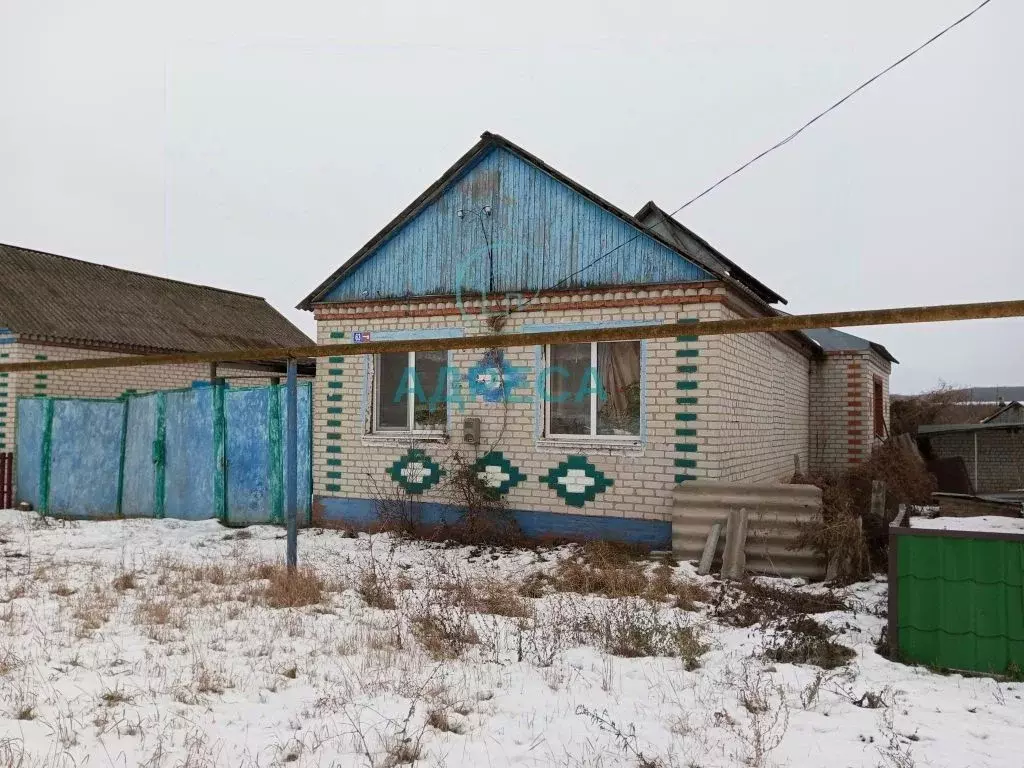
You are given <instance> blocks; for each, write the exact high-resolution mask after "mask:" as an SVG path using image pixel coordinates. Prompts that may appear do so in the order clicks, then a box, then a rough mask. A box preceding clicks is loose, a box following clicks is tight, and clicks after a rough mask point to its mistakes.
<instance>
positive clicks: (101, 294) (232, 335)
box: [0, 244, 312, 352]
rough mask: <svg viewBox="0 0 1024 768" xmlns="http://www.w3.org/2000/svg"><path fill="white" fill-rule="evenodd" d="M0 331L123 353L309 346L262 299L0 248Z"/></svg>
mask: <svg viewBox="0 0 1024 768" xmlns="http://www.w3.org/2000/svg"><path fill="white" fill-rule="evenodd" d="M0 328H7V329H9V330H10V331H12V332H13V333H15V334H17V335H18V336H20V337H23V338H30V339H40V340H49V341H59V342H64V343H72V344H80V345H83V346H97V347H106V348H113V349H123V350H124V351H129V352H130V351H139V352H144V351H183V352H218V351H221V350H223V351H233V350H243V349H253V348H257V347H277V346H281V347H292V346H305V345H309V344H311V343H312V340H311V339H309V338H308V337H307V336H306V335H305V334H304V333H303V332H302V331H300V330H299V329H298V328H296V327H295V326H294V325H292V324H291V323H290V322H288V320H286V319H285V318H284V316H283V315H281V313H279V312H278V311H277V310H276V309H274V308H273V307H271V306H270V305H269V304H268V303H267V302H266V301H265V300H264V299H262V298H260V297H258V296H250V295H247V294H244V293H235V292H233V291H225V290H222V289H219V288H210V287H207V286H202V285H195V284H193V283H184V282H180V281H178V280H169V279H167V278H163V277H156V276H154V275H146V274H142V273H139V272H130V271H127V270H123V269H117V268H115V267H108V266H104V265H102V264H94V263H92V262H88V261H79V260H78V259H71V258H68V257H66V256H57V255H55V254H51V253H44V252H42V251H35V250H30V249H28V248H20V247H17V246H13V245H3V244H0Z"/></svg>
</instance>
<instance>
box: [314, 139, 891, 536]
mask: <svg viewBox="0 0 1024 768" xmlns="http://www.w3.org/2000/svg"><path fill="white" fill-rule="evenodd" d="M780 301H783V300H782V298H781V297H780V296H778V295H777V294H775V293H774V292H773V291H771V290H770V289H769V288H767V287H766V286H764V285H763V284H762V283H760V282H759V281H757V280H756V279H754V278H753V277H751V276H750V275H748V274H747V273H746V272H744V271H743V270H742V269H740V268H739V267H738V266H736V265H735V264H733V263H732V262H731V261H729V260H728V259H727V258H726V257H724V256H723V255H722V254H720V253H719V252H717V251H716V250H715V249H714V248H712V247H711V246H710V245H709V244H707V243H706V242H704V241H703V240H701V239H700V238H699V237H697V236H696V235H694V234H693V233H692V232H690V231H689V230H687V229H686V228H685V227H683V226H682V225H681V224H679V223H678V222H676V221H675V220H673V219H671V218H670V217H668V216H667V215H666V214H664V212H662V211H661V210H660V209H658V208H657V207H656V206H654V205H653V203H652V204H648V205H647V206H645V207H644V209H643V210H642V211H640V213H639V214H637V216H636V217H634V216H631V215H629V214H627V213H625V212H624V211H622V210H620V209H619V208H616V207H615V206H613V205H612V204H610V203H608V202H606V201H605V200H603V199H602V198H600V197H598V196H597V195H595V194H594V193H592V192H590V191H589V190H587V189H586V188H584V187H582V186H581V185H579V184H577V183H576V182H574V181H573V180H572V179H569V178H568V177H566V176H564V175H563V174H561V173H559V172H558V171H557V170H555V169H554V168H551V167H550V166H548V165H547V164H545V163H544V162H543V161H541V160H540V159H539V158H537V157H535V156H533V155H531V154H529V153H528V152H526V151H525V150H523V149H521V148H520V147H517V146H516V145H514V144H512V143H511V142H509V141H507V140H505V139H503V138H502V137H500V136H496V135H493V134H484V135H483V137H482V138H481V141H480V142H479V143H478V144H476V145H475V146H474V147H473V148H472V149H471V150H470V151H469V152H468V153H467V154H466V155H465V156H463V157H462V158H461V159H460V160H459V161H458V162H457V163H456V164H455V165H454V166H452V167H451V168H450V169H449V170H448V171H446V172H445V174H444V175H443V176H442V177H441V178H440V179H438V180H437V181H436V182H435V183H434V184H432V185H431V186H430V187H429V188H428V189H427V190H426V191H425V192H424V193H423V195H421V196H420V197H419V198H418V199H417V200H415V201H414V202H413V203H412V204H411V205H410V206H409V207H408V208H407V209H406V210H405V211H403V212H402V213H400V214H399V216H398V217H397V218H396V219H394V220H393V221H392V222H391V223H390V224H388V225H387V226H386V227H385V228H384V230H382V231H381V232H380V233H379V234H378V235H377V236H376V237H374V238H373V239H372V240H371V241H370V242H369V243H368V244H367V245H366V246H364V247H363V248H362V249H361V250H360V251H359V252H358V253H356V254H355V255H354V256H353V257H352V258H350V259H349V260H348V261H347V262H346V263H345V264H344V265H343V266H342V267H341V268H340V269H339V270H337V271H336V272H335V273H334V274H333V275H331V276H330V277H329V278H328V279H327V280H325V281H324V282H323V283H322V284H321V285H320V286H319V287H318V288H317V289H316V290H315V291H313V292H312V293H311V294H310V295H309V296H308V297H307V298H306V299H305V300H304V301H303V302H302V304H300V308H303V309H307V310H312V311H313V312H314V313H315V316H316V321H317V336H318V342H319V343H338V342H342V341H343V342H354V346H353V353H354V354H351V355H344V356H338V357H334V358H330V359H329V360H328V361H326V362H325V361H324V360H321V361H320V364H319V366H318V371H317V378H316V383H315V388H314V448H313V473H314V520H315V521H318V522H320V523H325V524H330V523H340V522H346V523H350V524H351V523H356V524H364V525H372V524H373V523H374V522H375V521H376V520H377V516H378V513H379V509H380V502H381V500H382V499H387V498H389V497H390V496H391V495H393V494H408V495H409V497H410V498H412V499H415V500H416V501H418V502H421V503H420V504H419V505H418V507H417V512H418V514H419V515H420V516H421V519H422V521H423V522H424V523H427V524H429V523H435V522H441V521H442V520H448V519H451V518H452V517H453V516H457V515H458V509H459V508H458V504H457V503H456V502H455V501H454V500H453V499H452V498H451V496H450V493H448V491H447V489H446V480H445V477H446V475H445V474H444V473H445V472H448V471H450V470H451V467H452V461H453V454H454V453H455V452H458V453H459V454H460V455H461V456H462V457H463V458H465V459H466V460H467V461H468V462H474V463H475V468H476V471H478V472H479V473H480V476H481V477H483V478H486V481H487V482H488V483H489V484H490V485H491V486H492V487H493V488H495V490H496V491H497V492H499V493H501V494H503V496H504V497H505V499H506V501H507V505H508V507H509V508H510V509H511V510H513V511H514V513H515V516H516V519H517V521H518V522H519V524H520V526H521V527H522V528H523V530H524V532H525V533H527V534H529V535H535V536H555V537H563V536H564V537H569V538H582V537H605V538H610V539H618V540H624V541H634V542H640V543H643V544H646V545H649V546H655V547H665V546H667V544H668V540H669V537H670V526H669V522H668V521H669V519H670V512H671V508H672V504H673V494H672V491H673V488H674V487H675V486H676V485H677V484H679V483H685V482H687V481H688V480H690V479H693V478H708V479H716V480H725V481H744V482H771V481H776V480H780V479H786V478H788V477H790V476H791V475H792V473H793V469H794V463H798V464H799V465H800V467H802V468H805V469H806V468H807V466H808V462H812V463H813V462H814V461H815V456H814V454H813V452H812V444H813V443H812V439H813V438H814V435H815V432H816V431H817V430H819V429H824V430H828V434H827V435H825V437H826V438H828V439H829V440H832V439H833V438H835V439H838V440H840V442H845V441H848V440H850V439H851V438H849V436H848V435H849V428H850V426H849V424H848V423H847V422H850V421H859V420H862V419H863V418H866V416H865V414H864V413H858V414H856V418H854V416H853V415H851V412H850V411H849V408H850V407H851V403H853V405H856V406H857V407H858V408H860V407H862V406H863V407H870V406H869V405H868V406H864V402H863V401H861V400H857V401H855V402H854V401H851V400H849V399H848V398H847V397H846V396H847V394H848V391H849V390H848V374H847V373H846V371H847V369H848V366H846V363H845V360H846V358H845V357H843V358H842V360H843V361H844V362H843V363H842V365H840V357H839V356H837V354H835V353H834V352H833V351H831V350H827V349H823V345H821V344H819V343H818V342H816V341H814V340H812V339H811V338H809V337H808V336H807V335H806V334H803V333H778V334H766V333H759V334H747V335H739V336H735V335H731V336H712V337H706V338H701V339H698V338H695V337H688V336H680V337H678V338H668V339H650V340H647V341H637V342H614V343H595V344H582V345H581V344H563V345H552V346H549V347H546V348H541V347H511V348H508V349H506V350H504V351H502V352H495V351H488V350H483V349H481V350H469V351H451V352H435V353H415V354H414V353H408V354H406V353H400V354H391V355H379V356H376V357H372V356H365V355H359V354H358V342H359V341H360V340H365V339H370V340H374V341H384V340H403V339H411V338H438V339H443V338H452V337H464V336H474V335H484V334H489V333H494V332H495V330H496V329H497V330H500V331H501V332H503V333H507V334H509V335H514V334H516V333H519V332H529V331H542V330H559V329H565V330H570V329H580V328H588V327H607V326H609V325H646V324H662V323H670V322H677V321H680V320H687V319H692V320H720V319H731V318H740V317H756V316H763V315H772V314H775V313H776V310H775V309H774V308H773V306H772V305H773V304H775V303H778V302H780ZM851 338H855V337H851ZM865 344H867V342H865ZM844 354H845V353H844ZM858 354H859V353H858ZM872 354H873V353H872ZM886 354H887V353H886ZM850 359H851V360H853V359H855V358H854V355H853V353H852V352H851V354H850ZM856 359H857V360H858V361H860V358H856ZM876 363H878V361H876V360H874V359H873V358H870V354H869V355H868V356H867V357H865V358H864V359H863V362H858V365H862V366H863V368H864V370H865V371H867V370H868V366H869V365H875V364H876ZM888 365H889V362H888V360H883V361H882V362H881V363H879V364H878V365H877V366H876V368H875V369H873V370H875V372H876V373H877V375H878V376H880V377H882V379H883V391H887V386H888V384H887V382H888V371H889V369H888ZM840 369H842V373H841V374H840V373H838V372H839V371H840ZM833 371H836V372H837V373H833ZM864 376H865V377H864V378H863V381H864V382H866V381H868V379H867V378H866V376H867V373H865V374H864ZM860 381H861V379H858V382H860ZM833 396H835V398H836V399H835V404H834V405H833V404H831V400H830V398H833ZM818 401H820V402H821V403H823V406H822V407H821V408H819V407H817V406H816V405H814V404H815V403H817V402H818ZM467 419H468V420H472V419H479V423H480V442H479V445H472V444H467V443H466V442H464V440H463V428H464V427H465V426H466V424H467ZM470 423H471V422H470ZM833 432H834V433H835V435H833V434H832V433H833ZM862 456H863V452H859V453H858V454H857V456H854V455H853V454H851V453H847V452H844V451H840V452H839V453H837V454H836V455H835V457H834V458H835V461H834V463H835V464H836V465H837V466H838V465H841V464H843V463H844V462H846V461H850V460H851V459H858V458H861V457H862ZM826 459H829V457H826V456H824V455H823V456H822V460H821V462H820V465H821V466H825V465H826ZM829 460H831V459H829Z"/></svg>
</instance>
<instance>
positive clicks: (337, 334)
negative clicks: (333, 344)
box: [331, 331, 345, 339]
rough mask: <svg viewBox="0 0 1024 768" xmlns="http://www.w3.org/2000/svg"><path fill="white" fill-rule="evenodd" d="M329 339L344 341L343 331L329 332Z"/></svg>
mask: <svg viewBox="0 0 1024 768" xmlns="http://www.w3.org/2000/svg"><path fill="white" fill-rule="evenodd" d="M331 338H332V339H344V338H345V332H344V331H331Z"/></svg>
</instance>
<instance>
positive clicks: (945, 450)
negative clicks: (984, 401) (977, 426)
mask: <svg viewBox="0 0 1024 768" xmlns="http://www.w3.org/2000/svg"><path fill="white" fill-rule="evenodd" d="M975 434H977V436H978V462H977V464H978V466H977V474H975V466H974V464H975V462H974V436H975ZM928 443H929V445H930V447H931V452H932V455H933V456H935V458H938V459H947V458H952V457H954V456H960V457H961V458H962V459H963V460H964V464H965V465H966V466H967V474H968V476H969V477H970V478H971V482H972V483H974V482H975V477H977V483H976V487H975V491H976V492H977V493H998V492H1000V491H1013V490H1018V489H1021V488H1024V427H1022V428H1021V429H982V430H978V432H977V433H974V432H957V433H953V434H946V435H930V436H929V437H928Z"/></svg>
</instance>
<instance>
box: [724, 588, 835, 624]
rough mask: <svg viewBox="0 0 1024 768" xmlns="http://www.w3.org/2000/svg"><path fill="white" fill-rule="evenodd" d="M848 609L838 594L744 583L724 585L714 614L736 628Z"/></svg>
mask: <svg viewBox="0 0 1024 768" xmlns="http://www.w3.org/2000/svg"><path fill="white" fill-rule="evenodd" d="M845 610H848V608H847V605H846V603H844V602H843V601H842V600H841V599H840V598H839V597H838V596H837V595H836V594H835V593H834V592H831V591H826V592H820V593H809V592H799V591H797V590H794V589H785V588H779V587H772V586H768V585H766V584H761V583H760V582H757V581H743V582H738V583H736V584H735V585H727V584H722V586H721V591H720V592H719V595H718V599H717V601H716V604H715V608H714V611H713V615H714V616H715V617H716V618H718V619H721V620H722V621H724V622H725V623H726V624H729V625H730V626H733V627H740V628H745V627H752V626H753V625H754V624H762V625H765V624H767V623H769V622H771V621H777V620H779V619H783V618H788V617H793V616H801V615H805V614H809V613H810V614H814V613H828V612H830V611H845Z"/></svg>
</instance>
